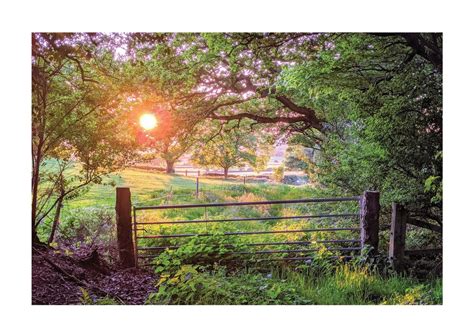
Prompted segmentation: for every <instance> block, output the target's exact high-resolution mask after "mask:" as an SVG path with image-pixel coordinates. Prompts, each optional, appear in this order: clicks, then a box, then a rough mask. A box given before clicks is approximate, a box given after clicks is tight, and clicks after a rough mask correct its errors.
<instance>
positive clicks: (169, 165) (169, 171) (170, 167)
mask: <svg viewBox="0 0 474 334" xmlns="http://www.w3.org/2000/svg"><path fill="white" fill-rule="evenodd" d="M166 173H167V174H173V173H174V161H171V160H166Z"/></svg>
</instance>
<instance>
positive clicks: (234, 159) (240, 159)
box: [192, 129, 258, 179]
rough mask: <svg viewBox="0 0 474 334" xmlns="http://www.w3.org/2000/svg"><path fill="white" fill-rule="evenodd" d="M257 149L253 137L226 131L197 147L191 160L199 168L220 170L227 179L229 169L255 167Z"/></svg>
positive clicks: (231, 130)
mask: <svg viewBox="0 0 474 334" xmlns="http://www.w3.org/2000/svg"><path fill="white" fill-rule="evenodd" d="M257 147H258V140H257V138H256V137H255V136H253V135H250V134H243V133H242V132H240V131H238V130H237V129H227V130H224V131H222V132H219V133H218V134H217V135H216V136H214V137H213V138H211V139H210V140H209V141H207V142H205V143H203V144H201V145H199V146H198V147H197V148H196V149H195V151H194V153H193V156H192V159H193V161H194V162H195V163H196V164H198V165H200V166H204V167H217V168H222V169H223V171H224V177H225V178H226V179H227V177H228V174H229V169H230V168H231V167H243V166H244V165H245V164H246V163H248V164H250V165H255V163H256V162H257V155H256V152H257Z"/></svg>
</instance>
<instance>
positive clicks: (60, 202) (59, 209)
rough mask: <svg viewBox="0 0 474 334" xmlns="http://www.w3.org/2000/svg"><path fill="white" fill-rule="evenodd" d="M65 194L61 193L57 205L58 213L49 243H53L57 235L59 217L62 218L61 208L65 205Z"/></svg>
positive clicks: (55, 216) (55, 215)
mask: <svg viewBox="0 0 474 334" xmlns="http://www.w3.org/2000/svg"><path fill="white" fill-rule="evenodd" d="M63 196H64V195H61V197H60V198H59V201H58V204H57V206H56V213H55V214H54V220H53V226H52V227H51V233H50V235H49V239H48V244H50V243H52V242H53V241H54V237H55V236H56V231H57V229H58V226H59V219H60V218H61V208H62V207H63Z"/></svg>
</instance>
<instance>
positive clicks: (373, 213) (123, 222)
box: [115, 187, 380, 268]
mask: <svg viewBox="0 0 474 334" xmlns="http://www.w3.org/2000/svg"><path fill="white" fill-rule="evenodd" d="M379 198H380V194H379V192H377V191H365V192H364V193H363V194H362V196H355V197H345V198H342V197H341V198H324V199H323V198H320V199H318V198H313V199H300V200H278V201H259V202H235V203H208V204H181V205H161V206H148V207H135V206H133V207H132V204H131V192H130V188H127V187H117V188H116V206H115V209H116V221H117V245H118V250H119V261H120V263H121V265H122V266H123V267H126V268H130V267H138V242H137V240H138V236H137V221H136V210H151V209H167V208H168V209H170V208H180V207H185V208H186V207H187V208H190V207H212V206H241V205H258V204H261V205H270V204H291V203H317V202H340V201H358V202H359V214H358V215H359V218H360V223H359V228H354V230H355V229H359V230H360V239H359V240H360V249H361V250H362V249H363V248H364V247H366V246H370V247H371V252H370V254H371V255H374V254H377V252H378V243H379V237H378V234H379V211H380V203H379ZM132 213H133V220H132ZM352 215H357V214H352ZM335 216H336V215H335ZM295 217H296V216H295ZM267 218H268V217H267ZM233 220H235V221H238V220H240V219H233ZM242 220H245V218H244V219H242ZM256 220H257V219H256ZM261 220H265V217H262V219H261ZM139 224H140V223H139ZM141 224H143V223H141ZM295 259H300V258H295ZM301 259H305V258H301Z"/></svg>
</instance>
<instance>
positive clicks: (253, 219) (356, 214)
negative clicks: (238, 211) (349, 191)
mask: <svg viewBox="0 0 474 334" xmlns="http://www.w3.org/2000/svg"><path fill="white" fill-rule="evenodd" d="M334 217H359V214H358V213H337V214H319V215H303V216H283V217H281V216H280V217H279V216H270V217H255V218H227V219H200V220H174V221H173V220H170V221H158V222H136V224H137V225H164V224H169V225H174V224H197V223H221V222H240V221H265V220H281V219H306V218H334Z"/></svg>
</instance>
